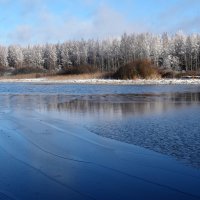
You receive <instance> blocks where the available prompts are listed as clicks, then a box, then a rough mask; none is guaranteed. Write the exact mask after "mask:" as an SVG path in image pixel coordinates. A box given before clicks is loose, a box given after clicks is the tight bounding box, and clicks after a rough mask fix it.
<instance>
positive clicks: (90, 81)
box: [0, 76, 200, 85]
mask: <svg viewBox="0 0 200 200" xmlns="http://www.w3.org/2000/svg"><path fill="white" fill-rule="evenodd" d="M0 83H44V84H53V83H60V84H103V85H181V84H191V85H198V84H200V79H192V78H191V79H136V80H115V79H101V78H87V77H85V78H82V79H81V78H76V77H75V78H73V77H70V78H66V77H59V76H52V77H43V78H10V77H9V78H4V77H1V78H0Z"/></svg>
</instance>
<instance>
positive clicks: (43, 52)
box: [0, 32, 200, 71]
mask: <svg viewBox="0 0 200 200" xmlns="http://www.w3.org/2000/svg"><path fill="white" fill-rule="evenodd" d="M141 59H148V60H151V61H152V63H153V64H154V65H155V66H157V67H160V68H166V69H172V70H177V71H179V70H185V71H198V70H200V34H190V35H185V34H184V33H182V32H178V33H176V34H174V35H169V34H168V33H163V34H161V35H155V34H151V33H141V34H126V33H125V34H123V35H122V36H121V37H120V38H112V39H110V38H109V39H105V40H94V39H90V40H83V39H82V40H79V41H66V42H63V43H57V44H43V45H28V46H25V47H24V46H20V45H10V46H3V45H0V68H1V69H2V68H3V69H8V68H14V69H18V68H22V67H30V68H40V69H44V70H49V71H59V70H62V69H66V68H68V67H73V66H83V65H91V66H94V67H96V68H97V69H98V70H99V71H116V70H117V69H119V67H121V66H123V65H125V64H127V63H129V62H132V61H135V60H141Z"/></svg>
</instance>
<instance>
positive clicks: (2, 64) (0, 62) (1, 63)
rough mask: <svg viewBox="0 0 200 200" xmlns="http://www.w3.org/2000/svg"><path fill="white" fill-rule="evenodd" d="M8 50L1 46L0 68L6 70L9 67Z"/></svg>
mask: <svg viewBox="0 0 200 200" xmlns="http://www.w3.org/2000/svg"><path fill="white" fill-rule="evenodd" d="M7 57H8V50H7V48H6V47H4V46H0V68H1V69H3V68H6V67H7V65H8V60H7Z"/></svg>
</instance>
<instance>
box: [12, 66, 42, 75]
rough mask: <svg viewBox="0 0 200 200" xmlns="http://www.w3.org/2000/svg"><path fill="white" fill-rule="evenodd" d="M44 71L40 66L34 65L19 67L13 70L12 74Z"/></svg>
mask: <svg viewBox="0 0 200 200" xmlns="http://www.w3.org/2000/svg"><path fill="white" fill-rule="evenodd" d="M45 72H46V71H45V70H44V69H41V68H35V67H21V68H18V69H15V70H14V71H13V75H17V74H32V73H45Z"/></svg>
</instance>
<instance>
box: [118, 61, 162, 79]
mask: <svg viewBox="0 0 200 200" xmlns="http://www.w3.org/2000/svg"><path fill="white" fill-rule="evenodd" d="M159 76H160V75H159V73H158V70H157V68H156V67H154V66H153V65H152V63H151V62H150V61H149V60H137V61H134V62H131V63H128V64H126V65H124V66H122V67H120V68H119V69H118V70H117V71H116V73H115V74H114V78H117V79H135V78H143V79H148V78H157V77H159Z"/></svg>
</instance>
